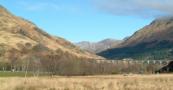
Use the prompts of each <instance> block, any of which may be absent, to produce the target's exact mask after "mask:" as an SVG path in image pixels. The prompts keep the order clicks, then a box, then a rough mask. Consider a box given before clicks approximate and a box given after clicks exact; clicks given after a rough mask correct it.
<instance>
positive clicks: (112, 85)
mask: <svg viewBox="0 0 173 90" xmlns="http://www.w3.org/2000/svg"><path fill="white" fill-rule="evenodd" d="M0 90H173V75H127V76H126V75H115V76H88V77H82V76H81V77H39V78H34V77H31V78H27V79H25V78H19V77H11V78H0Z"/></svg>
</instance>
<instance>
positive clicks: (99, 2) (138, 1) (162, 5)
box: [93, 0, 173, 17]
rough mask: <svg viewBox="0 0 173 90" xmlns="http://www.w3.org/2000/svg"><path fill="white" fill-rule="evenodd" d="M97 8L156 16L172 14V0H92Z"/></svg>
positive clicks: (116, 13) (119, 13)
mask: <svg viewBox="0 0 173 90" xmlns="http://www.w3.org/2000/svg"><path fill="white" fill-rule="evenodd" d="M93 1H94V3H95V5H96V6H97V8H99V9H100V10H104V11H106V12H109V13H112V14H115V15H132V16H134V15H135V16H140V17H141V16H142V17H158V16H164V15H173V0H93Z"/></svg>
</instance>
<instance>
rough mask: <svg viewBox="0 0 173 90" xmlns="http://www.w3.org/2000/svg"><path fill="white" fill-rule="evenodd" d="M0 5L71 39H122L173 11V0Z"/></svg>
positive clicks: (14, 0) (22, 0) (13, 0)
mask: <svg viewBox="0 0 173 90" xmlns="http://www.w3.org/2000/svg"><path fill="white" fill-rule="evenodd" d="M147 1H148V2H147ZM171 2H172V3H171ZM0 4H1V5H2V6H4V7H5V8H7V9H8V10H9V11H11V12H12V13H13V14H15V15H17V16H20V17H23V18H25V19H28V20H30V21H32V22H33V23H35V24H36V25H37V26H38V27H40V28H41V29H43V30H44V31H46V32H48V33H49V34H51V35H54V36H60V37H63V38H65V39H67V40H69V41H71V42H80V41H91V42H97V41H100V40H103V39H106V38H113V39H123V38H125V37H128V36H131V35H132V34H133V33H134V32H135V31H137V30H139V29H141V28H142V27H144V26H146V25H148V24H149V23H151V22H152V21H153V20H154V19H155V18H158V17H161V16H166V15H172V12H173V10H172V9H171V8H173V1H171V0H0Z"/></svg>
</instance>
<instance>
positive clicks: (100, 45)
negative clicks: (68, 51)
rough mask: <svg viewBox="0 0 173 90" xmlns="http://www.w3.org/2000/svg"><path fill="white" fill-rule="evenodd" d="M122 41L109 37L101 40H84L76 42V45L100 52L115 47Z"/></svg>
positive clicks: (93, 51)
mask: <svg viewBox="0 0 173 90" xmlns="http://www.w3.org/2000/svg"><path fill="white" fill-rule="evenodd" d="M120 42H121V40H115V39H111V38H108V39H104V40H102V41H99V42H89V41H82V42H79V43H76V45H77V46H79V47H80V48H81V49H84V50H87V51H89V52H92V53H99V52H101V51H104V50H107V49H109V48H112V47H115V46H116V45H118V44H119V43H120Z"/></svg>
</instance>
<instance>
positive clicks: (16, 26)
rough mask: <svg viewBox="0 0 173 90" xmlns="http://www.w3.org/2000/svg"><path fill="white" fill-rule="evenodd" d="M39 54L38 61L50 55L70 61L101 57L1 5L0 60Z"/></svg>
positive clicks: (9, 60)
mask: <svg viewBox="0 0 173 90" xmlns="http://www.w3.org/2000/svg"><path fill="white" fill-rule="evenodd" d="M36 55H37V56H38V58H39V57H43V56H46V55H58V57H59V58H64V57H66V59H81V58H82V59H91V58H100V57H98V56H96V55H94V54H90V53H88V52H86V51H82V50H81V49H80V48H78V47H76V46H75V45H73V44H72V43H70V42H68V41H67V40H65V39H63V38H60V37H54V36H51V35H49V34H48V33H46V32H44V31H43V30H42V29H40V28H39V27H37V26H36V25H35V24H33V23H32V22H30V21H28V20H25V19H23V18H20V17H17V16H14V15H13V14H11V13H10V12H9V11H8V10H6V9H5V8H4V7H2V6H0V61H1V62H3V61H8V62H12V60H13V59H15V60H19V59H22V58H25V57H33V56H36ZM16 58H17V59H16ZM57 59H58V58H57Z"/></svg>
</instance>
